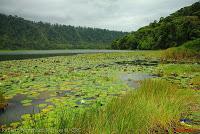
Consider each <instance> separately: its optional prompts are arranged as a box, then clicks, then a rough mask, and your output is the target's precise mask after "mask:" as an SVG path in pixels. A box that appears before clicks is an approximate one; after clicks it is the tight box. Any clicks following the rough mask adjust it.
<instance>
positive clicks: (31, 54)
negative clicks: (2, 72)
mask: <svg viewBox="0 0 200 134" xmlns="http://www.w3.org/2000/svg"><path fill="white" fill-rule="evenodd" d="M113 52H131V51H126V50H86V49H80V50H78V49H77V50H23V51H10V52H0V61H6V60H22V59H33V58H42V57H52V56H68V55H75V54H87V53H88V54H89V53H113Z"/></svg>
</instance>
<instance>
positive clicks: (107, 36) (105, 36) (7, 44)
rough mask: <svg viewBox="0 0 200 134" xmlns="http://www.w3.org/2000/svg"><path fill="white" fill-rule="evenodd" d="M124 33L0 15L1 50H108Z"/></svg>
mask: <svg viewBox="0 0 200 134" xmlns="http://www.w3.org/2000/svg"><path fill="white" fill-rule="evenodd" d="M125 34H126V33H123V32H117V31H109V30H105V29H97V28H85V27H73V26H66V25H58V24H54V25H51V24H49V23H43V22H38V23H36V22H33V21H27V20H24V19H23V18H20V17H17V16H6V15H3V14H0V49H65V48H95V49H98V48H99V49H100V48H110V46H111V43H112V41H113V40H114V39H116V38H119V37H122V36H124V35H125Z"/></svg>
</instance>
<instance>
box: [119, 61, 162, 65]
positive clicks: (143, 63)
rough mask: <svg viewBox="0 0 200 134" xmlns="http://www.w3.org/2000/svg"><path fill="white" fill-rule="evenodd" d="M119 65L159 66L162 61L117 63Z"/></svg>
mask: <svg viewBox="0 0 200 134" xmlns="http://www.w3.org/2000/svg"><path fill="white" fill-rule="evenodd" d="M115 63H117V64H119V65H142V66H157V65H158V64H159V63H160V61H159V60H133V61H121V62H115Z"/></svg>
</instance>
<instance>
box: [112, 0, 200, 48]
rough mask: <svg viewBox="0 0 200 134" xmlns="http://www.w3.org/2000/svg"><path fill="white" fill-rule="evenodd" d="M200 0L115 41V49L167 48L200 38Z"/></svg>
mask: <svg viewBox="0 0 200 134" xmlns="http://www.w3.org/2000/svg"><path fill="white" fill-rule="evenodd" d="M199 12H200V2H197V3H195V4H193V5H191V6H189V7H185V8H182V9H181V10H179V11H177V12H175V13H174V14H171V15H170V16H168V17H166V18H163V17H162V18H160V21H159V22H157V21H154V22H153V23H150V24H149V26H145V27H142V28H140V29H139V30H138V31H136V32H133V33H130V34H128V35H126V36H124V37H123V38H120V39H117V40H115V41H114V42H113V44H112V48H114V49H142V50H143V49H144V50H145V49H166V48H170V47H176V46H180V45H182V44H183V43H185V42H187V41H190V40H195V39H198V38H200V17H199Z"/></svg>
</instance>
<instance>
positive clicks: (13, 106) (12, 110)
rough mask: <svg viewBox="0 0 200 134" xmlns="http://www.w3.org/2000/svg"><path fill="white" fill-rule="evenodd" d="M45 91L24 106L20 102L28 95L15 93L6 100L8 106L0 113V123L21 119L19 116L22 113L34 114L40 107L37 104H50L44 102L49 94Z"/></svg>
mask: <svg viewBox="0 0 200 134" xmlns="http://www.w3.org/2000/svg"><path fill="white" fill-rule="evenodd" d="M45 94H46V93H45V92H44V93H42V94H41V95H40V96H39V97H38V98H35V99H32V101H31V105H28V106H24V105H23V104H22V103H21V102H22V101H23V100H26V99H27V98H28V97H27V96H26V95H23V94H17V95H15V96H14V97H13V98H12V99H11V100H9V101H8V106H7V108H6V110H5V111H4V112H1V113H0V125H4V124H7V125H8V124H10V123H12V122H18V121H20V120H21V116H22V115H24V114H36V113H39V112H40V111H41V110H42V108H40V107H39V104H46V105H50V104H51V103H49V102H45V100H46V99H47V98H49V96H48V95H47V94H46V96H45Z"/></svg>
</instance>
